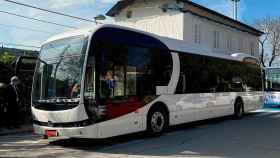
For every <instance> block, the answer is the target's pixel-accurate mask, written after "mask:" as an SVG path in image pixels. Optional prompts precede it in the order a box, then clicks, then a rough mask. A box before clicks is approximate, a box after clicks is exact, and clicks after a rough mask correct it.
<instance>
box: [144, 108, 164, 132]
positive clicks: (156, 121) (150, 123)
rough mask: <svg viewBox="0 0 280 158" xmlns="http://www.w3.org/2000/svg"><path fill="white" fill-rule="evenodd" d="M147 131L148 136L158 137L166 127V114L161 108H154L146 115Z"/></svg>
mask: <svg viewBox="0 0 280 158" xmlns="http://www.w3.org/2000/svg"><path fill="white" fill-rule="evenodd" d="M147 127H148V128H147V129H148V132H149V134H152V135H160V134H162V133H163V132H164V131H165V129H167V127H168V114H167V112H166V111H165V110H164V109H163V108H155V109H152V111H150V112H149V114H148V119H147Z"/></svg>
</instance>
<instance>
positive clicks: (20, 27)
mask: <svg viewBox="0 0 280 158" xmlns="http://www.w3.org/2000/svg"><path fill="white" fill-rule="evenodd" d="M0 26H4V27H8V28H10V27H13V28H16V29H21V30H28V31H33V32H40V33H46V34H56V33H55V32H48V31H42V30H36V29H30V28H27V27H22V26H16V25H7V24H1V23H0Z"/></svg>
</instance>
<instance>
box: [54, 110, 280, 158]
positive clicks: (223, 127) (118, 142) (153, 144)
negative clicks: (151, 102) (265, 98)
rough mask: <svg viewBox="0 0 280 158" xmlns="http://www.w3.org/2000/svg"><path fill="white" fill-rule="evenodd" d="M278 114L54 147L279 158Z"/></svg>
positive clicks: (140, 153) (75, 141)
mask: <svg viewBox="0 0 280 158" xmlns="http://www.w3.org/2000/svg"><path fill="white" fill-rule="evenodd" d="M279 131H280V112H273V113H270V112H261V113H251V114H249V115H248V116H246V117H245V118H244V119H242V120H233V119H231V117H224V118H218V119H211V120H206V121H199V122H195V123H188V124H184V125H180V126H175V127H172V128H171V129H170V130H169V131H168V132H167V133H165V134H164V135H162V136H159V137H149V136H147V135H146V134H145V133H136V134H130V135H125V136H120V137H114V138H110V139H102V140H95V139H63V140H57V141H53V142H50V145H53V146H62V147H66V148H70V149H80V150H85V151H87V152H97V153H102V154H120V155H138V156H183V157H188V156H192V157H240V158H241V157H279V155H280V141H279V139H278V136H279Z"/></svg>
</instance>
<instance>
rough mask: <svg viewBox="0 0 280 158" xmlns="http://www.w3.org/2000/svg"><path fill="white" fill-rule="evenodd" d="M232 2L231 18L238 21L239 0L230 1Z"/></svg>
mask: <svg viewBox="0 0 280 158" xmlns="http://www.w3.org/2000/svg"><path fill="white" fill-rule="evenodd" d="M231 1H232V2H233V13H234V14H233V18H234V19H235V20H238V13H237V12H238V3H239V2H240V0H231Z"/></svg>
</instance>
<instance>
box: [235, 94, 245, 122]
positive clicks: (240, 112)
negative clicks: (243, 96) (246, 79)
mask: <svg viewBox="0 0 280 158" xmlns="http://www.w3.org/2000/svg"><path fill="white" fill-rule="evenodd" d="M243 116H244V105H243V102H242V101H241V100H240V99H238V100H236V102H235V104H234V118H235V119H241V118H242V117H243Z"/></svg>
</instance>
